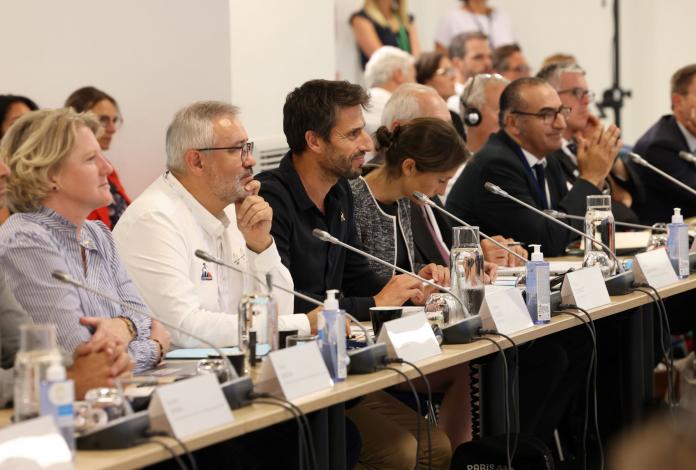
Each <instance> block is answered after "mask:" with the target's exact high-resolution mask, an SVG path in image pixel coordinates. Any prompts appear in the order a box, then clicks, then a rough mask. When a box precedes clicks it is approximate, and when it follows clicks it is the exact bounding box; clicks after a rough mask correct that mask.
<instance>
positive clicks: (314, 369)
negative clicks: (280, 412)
mask: <svg viewBox="0 0 696 470" xmlns="http://www.w3.org/2000/svg"><path fill="white" fill-rule="evenodd" d="M331 387H333V381H332V380H331V376H330V375H329V370H328V369H327V368H326V364H325V363H324V359H322V357H321V352H319V346H318V345H317V343H316V342H314V341H313V342H310V343H306V344H299V345H297V346H293V347H290V348H285V349H280V350H278V351H273V352H272V353H270V354H269V355H268V359H267V360H265V361H263V364H262V365H261V371H260V372H259V377H258V378H257V382H256V387H255V388H256V390H258V391H260V392H266V393H272V394H277V393H281V394H282V395H283V396H284V397H285V399H286V400H294V399H296V398H299V397H302V396H304V395H309V394H310V393H316V392H321V391H324V390H328V389H330V388H331Z"/></svg>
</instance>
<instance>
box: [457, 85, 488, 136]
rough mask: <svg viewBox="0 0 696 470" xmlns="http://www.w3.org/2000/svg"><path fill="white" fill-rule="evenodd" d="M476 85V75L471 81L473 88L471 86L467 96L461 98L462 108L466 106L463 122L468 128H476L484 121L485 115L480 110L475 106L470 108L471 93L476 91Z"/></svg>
mask: <svg viewBox="0 0 696 470" xmlns="http://www.w3.org/2000/svg"><path fill="white" fill-rule="evenodd" d="M475 84H476V75H474V78H472V79H471V86H469V89H468V90H467V93H466V96H462V97H461V98H460V100H461V104H462V106H464V114H463V115H462V122H464V124H465V125H466V126H467V127H476V126H478V125H479V124H481V121H482V120H483V115H482V114H481V111H479V110H478V108H476V107H474V106H470V105H469V103H468V101H469V97H470V96H471V91H472V90H473V89H474V85H475Z"/></svg>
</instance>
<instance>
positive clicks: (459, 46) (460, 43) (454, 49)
mask: <svg viewBox="0 0 696 470" xmlns="http://www.w3.org/2000/svg"><path fill="white" fill-rule="evenodd" d="M472 39H485V40H486V41H488V36H486V35H485V34H483V33H482V32H480V31H473V32H468V33H460V34H457V35H456V36H455V37H453V38H452V41H450V45H449V56H450V58H453V57H459V58H464V57H465V56H466V43H467V42H469V41H470V40H472Z"/></svg>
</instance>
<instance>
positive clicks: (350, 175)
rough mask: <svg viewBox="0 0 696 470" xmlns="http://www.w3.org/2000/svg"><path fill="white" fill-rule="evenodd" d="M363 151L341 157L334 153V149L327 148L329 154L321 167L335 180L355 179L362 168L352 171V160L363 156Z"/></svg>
mask: <svg viewBox="0 0 696 470" xmlns="http://www.w3.org/2000/svg"><path fill="white" fill-rule="evenodd" d="M365 153H366V152H364V151H362V150H360V151H357V152H355V153H353V154H351V155H350V156H346V155H342V154H340V153H338V152H336V151H335V149H334V147H333V146H331V147H329V154H328V155H327V156H326V162H325V164H324V165H323V167H324V170H325V171H327V172H328V173H330V174H331V175H332V176H335V177H337V178H347V179H349V180H352V179H355V178H357V177H358V176H360V174H361V173H362V167H360V168H358V169H357V170H355V169H353V160H354V159H356V158H359V157H364V156H365Z"/></svg>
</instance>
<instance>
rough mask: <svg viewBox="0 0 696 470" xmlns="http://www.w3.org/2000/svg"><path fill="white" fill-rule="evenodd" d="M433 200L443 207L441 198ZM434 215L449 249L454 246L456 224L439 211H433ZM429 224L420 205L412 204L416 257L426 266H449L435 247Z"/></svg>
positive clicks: (412, 227)
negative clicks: (453, 229) (453, 235)
mask: <svg viewBox="0 0 696 470" xmlns="http://www.w3.org/2000/svg"><path fill="white" fill-rule="evenodd" d="M431 199H432V200H433V202H435V204H437V205H439V206H442V202H441V201H440V198H439V197H433V198H431ZM433 214H434V215H435V220H436V221H437V226H438V228H439V229H440V233H441V234H442V241H443V242H444V243H445V245H446V246H447V248H448V249H449V247H451V246H452V227H454V226H455V224H453V223H452V222H451V221H450V220H449V218H447V216H446V215H445V214H443V213H442V212H440V211H438V210H437V209H433ZM427 223H428V222H427V221H426V220H425V217H424V216H423V212H422V211H421V208H420V206H419V205H418V204H411V232H412V233H413V244H414V245H415V248H416V256H417V257H418V258H419V259H420V260H421V261H422V262H423V263H425V264H429V263H435V264H439V265H440V266H447V264H446V262H445V260H444V259H442V255H441V254H440V250H438V249H437V245H435V240H433V237H432V236H431V235H430V231H429V230H428V226H427V225H426V224H427ZM456 225H458V224H456Z"/></svg>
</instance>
